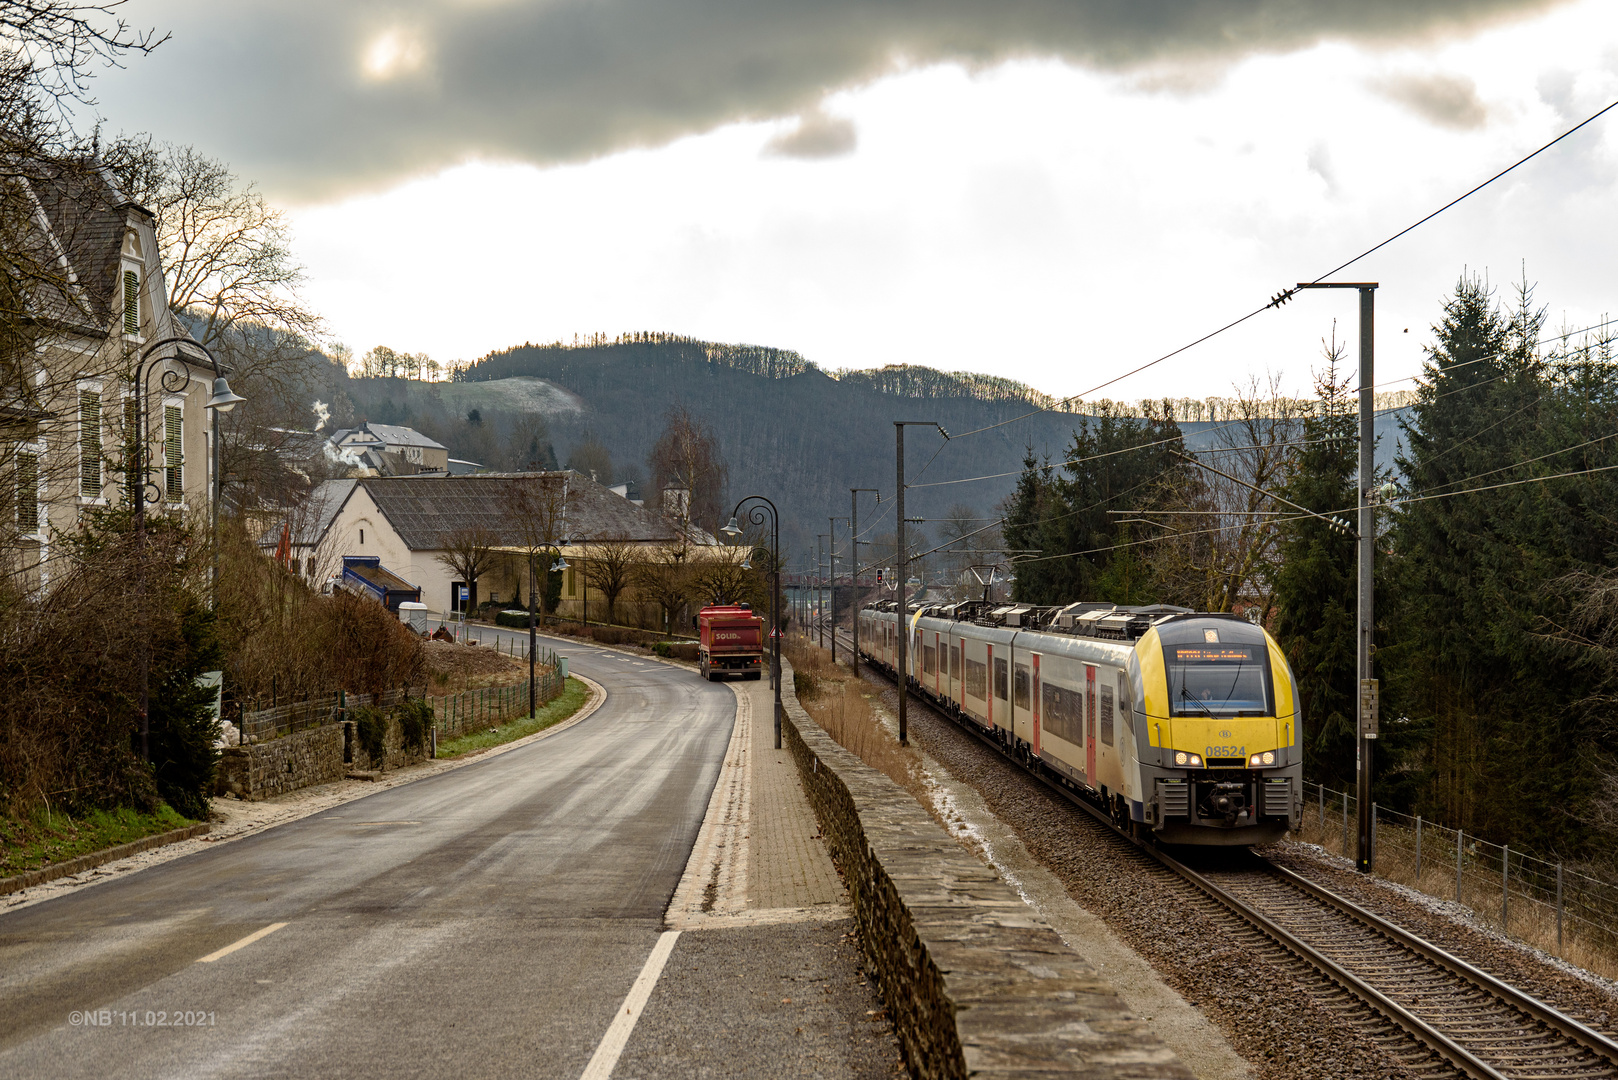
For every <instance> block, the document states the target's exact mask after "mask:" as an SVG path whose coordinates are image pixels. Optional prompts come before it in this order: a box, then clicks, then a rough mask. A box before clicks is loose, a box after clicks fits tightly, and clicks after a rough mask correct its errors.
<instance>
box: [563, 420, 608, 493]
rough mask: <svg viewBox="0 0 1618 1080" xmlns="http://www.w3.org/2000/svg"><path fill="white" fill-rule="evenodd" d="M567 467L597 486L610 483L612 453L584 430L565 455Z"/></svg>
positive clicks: (593, 434) (590, 433) (591, 432)
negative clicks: (586, 477)
mask: <svg viewBox="0 0 1618 1080" xmlns="http://www.w3.org/2000/svg"><path fill="white" fill-rule="evenodd" d="M567 467H568V468H570V469H572V470H573V471H574V472H576V473H579V474H580V475H582V476H588V477H589V478H590V479H592V480H594V481H595V482H596V483H598V484H610V483H612V452H611V451H610V450H608V449H607V447H606V444H605V443H603V442H602V441H601V440H600V439H599V438H597V437H596V433H595V432H593V431H589V430H586V431H585V432H584V434H583V435H582V436H580V437H579V441H578V442H576V443H574V444H573V449H572V450H571V451H570V452H569V453H568V455H567Z"/></svg>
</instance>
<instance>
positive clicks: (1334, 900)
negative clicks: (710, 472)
mask: <svg viewBox="0 0 1618 1080" xmlns="http://www.w3.org/2000/svg"><path fill="white" fill-rule="evenodd" d="M866 659H867V661H868V663H867V667H875V668H876V669H877V670H880V671H882V672H883V674H885V675H887V676H888V677H889V678H890V679H894V680H896V679H897V678H898V676H897V675H896V674H894V673H893V672H891V671H889V670H888V669H887V667H886V666H884V665H882V663H881V661H877V660H872V659H871V658H870V657H867V658H866ZM944 715H945V717H946V719H950V720H951V721H953V722H954V724H955V726H956V727H958V728H960V729H961V730H964V731H966V732H968V733H970V734H972V735H974V736H976V737H977V739H978V740H979V741H980V742H982V743H983V744H984V745H985V746H988V747H992V748H993V749H995V750H996V751H998V752H999V754H1000V755H1001V756H1002V757H1004V756H1006V750H1005V747H1004V746H1003V745H1002V744H1001V743H999V742H997V741H996V740H993V739H990V738H989V737H988V736H987V735H986V734H984V733H983V732H982V731H981V730H979V729H978V728H977V727H976V725H973V724H969V723H964V722H961V721H959V720H956V719H955V718H954V717H952V716H949V715H948V714H947V713H945V714H944ZM1026 771H1027V772H1028V773H1029V774H1031V775H1032V776H1033V777H1034V778H1035V779H1037V780H1038V781H1040V782H1041V783H1042V784H1044V785H1045V786H1046V787H1047V788H1049V789H1050V790H1052V791H1055V792H1057V793H1059V794H1061V795H1062V796H1063V797H1064V798H1065V799H1067V800H1068V801H1069V802H1071V803H1072V804H1073V805H1075V806H1077V807H1079V808H1080V809H1081V810H1083V811H1085V812H1086V813H1088V814H1089V815H1090V816H1092V817H1094V818H1095V819H1096V820H1097V821H1099V822H1101V823H1102V824H1104V825H1106V826H1107V827H1108V829H1110V830H1111V831H1112V832H1113V834H1114V835H1117V836H1119V837H1121V838H1123V839H1125V840H1128V841H1129V842H1130V843H1131V844H1133V845H1134V846H1135V847H1137V848H1139V849H1140V850H1142V851H1144V852H1145V853H1147V854H1149V855H1151V856H1152V857H1153V858H1154V859H1156V860H1157V861H1158V862H1159V863H1161V864H1162V865H1163V866H1164V867H1165V868H1166V869H1168V870H1171V871H1173V872H1174V873H1175V874H1177V875H1179V876H1180V877H1181V878H1183V879H1184V880H1185V881H1187V882H1188V883H1189V884H1191V885H1192V886H1194V887H1195V888H1197V889H1198V890H1199V891H1201V892H1203V893H1204V894H1205V895H1207V896H1208V897H1209V898H1210V899H1213V900H1214V901H1216V902H1217V903H1219V904H1220V905H1221V906H1222V907H1224V908H1226V909H1227V910H1229V911H1230V912H1231V913H1232V914H1234V915H1236V916H1237V917H1238V918H1240V919H1242V920H1243V921H1244V922H1246V923H1248V924H1249V925H1250V926H1252V927H1253V928H1254V929H1255V930H1257V931H1258V932H1260V933H1261V934H1263V935H1264V936H1265V937H1267V938H1269V939H1270V940H1272V941H1274V942H1275V943H1276V944H1277V945H1279V946H1281V947H1282V948H1284V949H1285V950H1287V951H1288V952H1290V953H1292V954H1293V955H1295V956H1297V957H1298V958H1299V959H1300V960H1302V961H1304V962H1305V963H1307V964H1308V965H1309V966H1311V967H1313V968H1314V969H1315V970H1316V971H1318V972H1320V974H1322V975H1323V976H1325V977H1326V978H1327V979H1328V980H1330V981H1331V982H1332V983H1334V984H1336V985H1337V986H1339V987H1340V988H1341V989H1343V990H1345V991H1346V992H1348V993H1349V994H1351V995H1352V996H1353V997H1355V998H1356V999H1358V1000H1359V1001H1360V1002H1362V1003H1363V1004H1365V1005H1366V1006H1367V1007H1369V1008H1370V1009H1372V1010H1373V1011H1374V1012H1376V1013H1377V1014H1379V1015H1381V1016H1383V1017H1384V1018H1386V1019H1387V1020H1389V1021H1391V1022H1392V1023H1393V1024H1394V1025H1395V1026H1397V1027H1398V1028H1399V1029H1400V1030H1402V1031H1403V1032H1404V1033H1405V1034H1406V1035H1408V1036H1410V1037H1411V1038H1413V1039H1415V1040H1416V1041H1417V1042H1418V1043H1420V1044H1421V1045H1423V1046H1425V1047H1426V1048H1427V1049H1428V1050H1430V1051H1431V1052H1433V1053H1434V1054H1436V1055H1437V1056H1438V1057H1440V1058H1442V1059H1443V1060H1444V1061H1446V1062H1448V1063H1449V1064H1450V1065H1452V1066H1453V1067H1455V1068H1456V1069H1459V1070H1460V1071H1461V1072H1462V1073H1463V1074H1465V1075H1466V1076H1469V1077H1473V1078H1475V1080H1509V1077H1508V1075H1507V1074H1505V1073H1502V1072H1500V1071H1499V1070H1498V1069H1496V1068H1495V1067H1494V1066H1492V1065H1490V1064H1489V1063H1488V1062H1486V1061H1484V1060H1482V1059H1481V1058H1479V1057H1477V1056H1476V1055H1475V1054H1473V1053H1472V1052H1471V1051H1469V1050H1467V1049H1466V1048H1465V1047H1463V1046H1461V1045H1460V1044H1459V1043H1457V1042H1455V1041H1454V1040H1453V1039H1451V1038H1450V1037H1449V1036H1447V1035H1445V1034H1444V1033H1443V1032H1442V1031H1440V1030H1438V1029H1437V1028H1435V1027H1433V1026H1432V1025H1431V1024H1429V1023H1428V1022H1427V1021H1425V1020H1423V1019H1421V1018H1420V1017H1418V1016H1416V1015H1415V1014H1413V1013H1411V1012H1410V1011H1409V1010H1408V1009H1406V1008H1405V1007H1404V1006H1402V1005H1400V1004H1399V1003H1398V1002H1396V1001H1394V1000H1393V999H1392V998H1390V997H1388V996H1387V995H1386V994H1384V993H1382V992H1381V991H1380V990H1378V989H1376V988H1375V987H1374V986H1372V985H1371V984H1370V983H1369V982H1367V981H1365V980H1364V979H1361V978H1360V977H1359V976H1357V975H1354V974H1353V973H1352V972H1350V971H1348V970H1347V969H1346V968H1344V967H1342V966H1341V965H1340V964H1338V963H1337V962H1336V961H1334V960H1332V959H1330V958H1329V957H1327V956H1325V955H1324V954H1322V953H1320V952H1319V951H1318V950H1316V949H1315V948H1314V947H1313V946H1311V945H1309V944H1308V943H1307V942H1305V941H1304V940H1303V939H1302V938H1299V937H1298V936H1296V935H1294V934H1293V933H1291V932H1290V931H1288V930H1286V929H1285V928H1283V927H1281V926H1280V925H1278V924H1277V923H1275V922H1274V921H1273V920H1272V919H1270V918H1269V917H1268V916H1266V915H1264V914H1263V913H1262V912H1260V911H1258V910H1257V909H1256V908H1254V907H1252V906H1251V905H1249V904H1247V903H1245V902H1243V901H1242V900H1240V899H1238V898H1237V897H1235V896H1233V895H1231V894H1230V893H1229V892H1227V891H1226V890H1224V889H1222V888H1220V887H1219V886H1218V885H1216V884H1215V883H1214V882H1212V881H1210V880H1208V879H1207V878H1205V877H1203V876H1202V875H1201V874H1199V873H1197V872H1196V871H1195V870H1192V869H1191V868H1190V867H1188V866H1186V865H1185V864H1183V863H1181V862H1180V861H1179V860H1177V859H1175V858H1174V857H1173V856H1171V855H1169V854H1168V853H1167V852H1165V851H1163V850H1161V849H1160V848H1158V847H1157V846H1156V845H1155V844H1151V843H1144V842H1142V841H1140V840H1138V839H1137V838H1136V837H1134V836H1132V835H1130V834H1129V833H1128V832H1125V831H1124V830H1123V829H1120V828H1118V826H1117V823H1116V822H1114V821H1113V820H1112V816H1111V814H1109V813H1108V812H1107V811H1106V810H1105V809H1104V808H1102V807H1100V806H1097V805H1095V804H1094V803H1093V802H1092V801H1091V800H1089V799H1087V798H1085V797H1084V796H1083V795H1081V794H1080V793H1079V792H1077V791H1074V790H1073V789H1072V788H1071V787H1070V786H1069V785H1068V784H1066V783H1063V782H1061V781H1060V778H1053V777H1051V776H1049V775H1047V774H1046V773H1045V772H1043V771H1033V770H1026ZM1254 857H1255V858H1256V859H1258V860H1259V861H1260V862H1261V864H1262V865H1263V867H1264V869H1265V871H1266V872H1268V873H1270V874H1272V875H1274V876H1276V877H1278V878H1280V879H1281V880H1283V881H1285V882H1287V883H1288V884H1290V885H1293V886H1295V887H1297V888H1299V889H1301V890H1302V891H1303V892H1305V893H1306V894H1307V895H1309V896H1310V897H1312V898H1314V899H1315V900H1317V901H1319V902H1320V903H1322V904H1324V905H1326V906H1327V907H1330V908H1333V909H1335V910H1337V911H1340V912H1342V913H1343V914H1345V915H1348V916H1349V917H1351V918H1353V919H1354V920H1356V921H1358V922H1360V923H1361V924H1362V925H1364V926H1366V927H1367V928H1369V929H1371V930H1372V931H1374V932H1376V933H1379V934H1382V935H1383V936H1385V937H1387V938H1389V939H1390V940H1392V941H1393V942H1394V943H1395V944H1397V945H1400V946H1403V947H1406V948H1408V949H1410V950H1411V951H1413V952H1415V953H1417V954H1418V955H1419V956H1421V957H1423V958H1424V959H1426V960H1427V961H1429V962H1430V963H1432V964H1434V965H1435V966H1437V967H1439V968H1441V969H1443V970H1445V971H1447V972H1449V973H1450V974H1451V975H1453V976H1455V977H1457V978H1459V979H1462V980H1464V981H1466V982H1468V983H1471V984H1472V985H1473V986H1475V987H1476V988H1477V989H1480V990H1482V991H1484V992H1485V993H1487V994H1490V995H1492V996H1494V997H1496V998H1498V999H1500V1000H1501V1001H1503V1002H1504V1003H1505V1004H1507V1005H1509V1006H1511V1007H1514V1008H1516V1009H1519V1010H1520V1011H1522V1012H1524V1013H1526V1014H1528V1015H1529V1016H1530V1017H1531V1018H1533V1019H1534V1020H1537V1021H1538V1022H1540V1023H1542V1024H1544V1025H1546V1026H1547V1027H1549V1028H1551V1029H1552V1030H1553V1031H1555V1032H1557V1033H1558V1034H1560V1035H1562V1036H1563V1037H1565V1038H1567V1039H1568V1040H1569V1041H1571V1042H1573V1043H1576V1044H1577V1045H1579V1046H1580V1047H1582V1048H1583V1049H1585V1050H1588V1051H1591V1052H1592V1053H1594V1054H1596V1055H1597V1056H1599V1057H1602V1058H1604V1059H1606V1060H1608V1061H1612V1062H1614V1063H1615V1064H1618V1042H1614V1041H1613V1040H1611V1039H1608V1038H1607V1037H1606V1036H1604V1035H1601V1034H1600V1033H1599V1032H1596V1031H1594V1030H1593V1029H1591V1028H1589V1027H1587V1026H1586V1025H1584V1024H1581V1023H1579V1021H1577V1020H1575V1019H1573V1018H1572V1017H1570V1016H1567V1015H1565V1014H1563V1013H1561V1012H1559V1011H1557V1010H1556V1009H1554V1008H1552V1007H1551V1006H1549V1005H1546V1004H1545V1003H1543V1002H1541V1001H1539V1000H1538V999H1537V998H1534V997H1532V996H1531V995H1528V994H1525V993H1523V992H1522V991H1521V990H1518V989H1516V988H1515V987H1512V986H1509V985H1508V984H1506V983H1504V982H1501V981H1500V980H1499V979H1497V978H1495V977H1494V976H1492V975H1490V974H1488V973H1487V972H1485V971H1482V970H1480V969H1478V968H1476V967H1474V966H1473V965H1471V964H1468V963H1467V962H1466V961H1464V960H1461V959H1460V958H1459V957H1456V956H1453V955H1452V954H1450V953H1448V952H1446V951H1445V950H1443V949H1441V948H1439V947H1438V946H1436V945H1434V944H1432V943H1431V942H1429V941H1426V940H1424V939H1422V938H1420V937H1417V936H1416V935H1415V934H1412V933H1410V932H1409V931H1407V930H1405V929H1404V928H1403V927H1400V926H1397V925H1395V924H1394V923H1392V922H1389V921H1388V920H1386V919H1383V918H1382V917H1381V916H1378V915H1376V914H1374V913H1372V912H1369V911H1366V910H1365V909H1364V908H1361V907H1359V906H1358V905H1356V904H1354V903H1353V902H1351V901H1349V900H1346V899H1344V898H1343V897H1340V896H1338V895H1337V894H1335V893H1333V892H1331V890H1329V889H1326V888H1325V887H1324V886H1321V885H1317V884H1316V883H1314V882H1312V881H1309V880H1308V879H1307V878H1304V877H1302V876H1301V875H1299V874H1297V873H1294V872H1293V871H1291V870H1288V869H1286V868H1285V867H1281V866H1277V865H1275V864H1274V863H1272V862H1270V861H1269V860H1268V859H1265V858H1263V857H1262V856H1254Z"/></svg>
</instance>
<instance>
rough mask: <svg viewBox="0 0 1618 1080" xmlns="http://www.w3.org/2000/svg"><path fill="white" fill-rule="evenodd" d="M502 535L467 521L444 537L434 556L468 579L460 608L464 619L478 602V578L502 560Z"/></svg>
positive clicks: (459, 575) (460, 576)
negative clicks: (442, 545) (500, 547)
mask: <svg viewBox="0 0 1618 1080" xmlns="http://www.w3.org/2000/svg"><path fill="white" fill-rule="evenodd" d="M500 539H501V538H500V537H499V536H498V535H497V534H496V533H495V532H494V530H492V529H490V528H489V527H488V526H486V525H483V524H475V525H466V526H463V527H461V528H459V529H456V530H455V531H454V532H452V533H450V534H449V535H448V536H447V537H445V538H444V550H443V551H440V552H439V553H438V554H437V555H436V556H435V558H437V559H438V561H439V562H441V563H443V564H444V565H445V566H447V567H449V568H450V570H451V571H453V572H454V573H455V574H456V576H458V577H459V578H460V579H461V580H462V581H463V582H465V583H466V605H465V606H464V607H463V608H462V609H461V621H462V622H463V623H464V622H465V621H466V615H467V613H468V612H469V611H471V609H472V608H473V607H475V606H476V605H477V600H478V578H480V577H482V576H483V575H484V574H487V573H488V572H489V571H491V570H493V569H494V568H495V567H496V566H498V565H499V564H500V560H501V559H502V558H503V556H502V555H501V554H500V552H499V551H498V550H497V548H498V546H499V544H500Z"/></svg>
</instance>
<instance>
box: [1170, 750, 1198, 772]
mask: <svg viewBox="0 0 1618 1080" xmlns="http://www.w3.org/2000/svg"><path fill="white" fill-rule="evenodd" d="M1174 764H1176V765H1187V766H1190V767H1191V768H1193V769H1200V768H1201V767H1202V757H1201V755H1198V754H1188V753H1186V752H1185V751H1184V750H1176V751H1175V752H1174Z"/></svg>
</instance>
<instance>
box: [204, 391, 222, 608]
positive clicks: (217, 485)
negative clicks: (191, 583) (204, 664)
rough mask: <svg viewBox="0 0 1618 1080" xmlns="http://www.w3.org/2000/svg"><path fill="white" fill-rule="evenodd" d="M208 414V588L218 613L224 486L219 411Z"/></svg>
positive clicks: (212, 410) (211, 410)
mask: <svg viewBox="0 0 1618 1080" xmlns="http://www.w3.org/2000/svg"><path fill="white" fill-rule="evenodd" d="M208 412H209V413H210V414H212V415H210V416H209V417H208V419H209V421H211V426H212V428H213V431H212V432H211V434H212V435H213V476H212V477H211V479H212V480H213V483H212V484H210V485H209V487H210V488H211V489H212V490H210V491H209V494H210V495H212V496H213V498H212V499H210V500H208V501H209V502H210V503H212V505H211V506H210V507H209V508H208V516H209V519H210V520H209V528H210V529H211V530H212V531H213V573H212V575H211V576H210V579H209V588H210V591H211V592H212V594H213V606H214V610H215V611H218V610H219V494H220V492H221V491H222V490H223V488H224V484H223V481H222V479H221V476H220V472H219V410H218V409H209V410H208Z"/></svg>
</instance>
